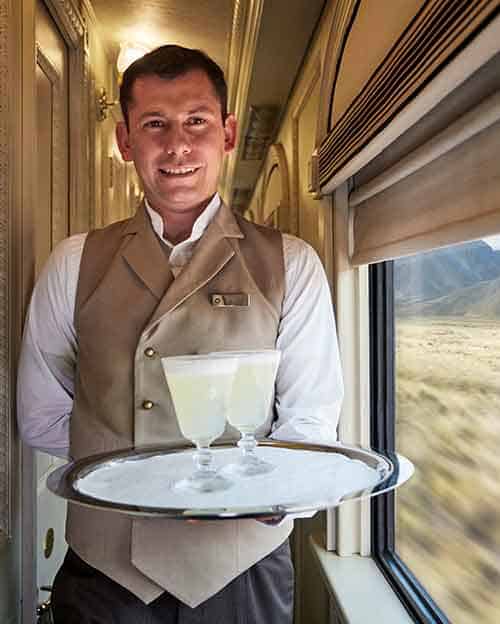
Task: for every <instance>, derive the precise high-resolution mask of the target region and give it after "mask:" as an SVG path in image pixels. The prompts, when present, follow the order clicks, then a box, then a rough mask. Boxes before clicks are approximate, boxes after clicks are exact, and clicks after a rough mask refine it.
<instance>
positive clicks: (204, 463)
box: [193, 442, 213, 475]
mask: <svg viewBox="0 0 500 624" xmlns="http://www.w3.org/2000/svg"><path fill="white" fill-rule="evenodd" d="M193 460H194V465H195V466H196V471H197V472H201V473H202V474H205V475H207V474H210V473H211V472H213V467H212V462H213V455H212V452H211V451H210V449H209V447H208V446H207V445H203V444H200V443H199V442H196V453H195V454H194V457H193Z"/></svg>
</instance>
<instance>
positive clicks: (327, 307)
mask: <svg viewBox="0 0 500 624" xmlns="http://www.w3.org/2000/svg"><path fill="white" fill-rule="evenodd" d="M283 251H284V260H285V297H284V301H283V309H282V317H281V320H280V324H279V328H278V338H277V342H276V347H277V348H278V349H280V351H281V362H280V366H279V369H278V374H277V378H276V402H275V405H276V412H277V420H276V421H275V423H274V427H273V431H272V433H271V436H270V437H271V438H273V439H277V440H289V441H307V442H316V443H320V444H330V443H333V442H335V441H336V439H337V424H338V419H339V414H340V407H341V404H342V399H343V394H344V390H343V382H342V371H341V364H340V356H339V349H338V342H337V332H336V327H335V318H334V314H333V306H332V298H331V294H330V288H329V286H328V281H327V278H326V275H325V271H324V269H323V265H322V264H321V261H320V259H319V257H318V255H317V254H316V252H315V251H314V249H313V248H312V247H311V246H310V245H308V244H307V243H306V242H305V241H302V240H300V239H298V238H296V237H293V236H289V235H283Z"/></svg>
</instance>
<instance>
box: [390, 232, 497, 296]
mask: <svg viewBox="0 0 500 624" xmlns="http://www.w3.org/2000/svg"><path fill="white" fill-rule="evenodd" d="M497 278H500V251H496V250H493V249H492V248H491V247H490V246H489V245H487V244H486V243H484V242H483V241H474V242H472V243H467V244H465V245H457V246H454V247H446V248H444V249H439V250H436V251H431V252H428V253H424V254H418V255H416V256H410V257H408V258H401V259H399V260H397V261H396V262H395V263H394V293H395V300H396V304H397V305H398V306H399V305H400V304H403V305H404V304H408V303H411V302H423V301H429V300H435V299H439V298H441V297H444V296H446V295H451V294H452V293H455V292H456V291H459V290H462V289H465V288H468V287H474V286H478V285H479V284H480V283H481V282H492V281H494V280H496V279H497ZM488 292H489V291H488ZM490 294H492V293H490Z"/></svg>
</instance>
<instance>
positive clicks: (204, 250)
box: [146, 204, 244, 329]
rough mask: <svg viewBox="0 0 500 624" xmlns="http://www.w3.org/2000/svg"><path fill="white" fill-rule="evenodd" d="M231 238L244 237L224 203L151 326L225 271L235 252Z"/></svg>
mask: <svg viewBox="0 0 500 624" xmlns="http://www.w3.org/2000/svg"><path fill="white" fill-rule="evenodd" d="M231 238H244V236H243V233H242V232H241V229H240V227H239V225H238V223H237V221H236V219H235V217H234V215H233V213H232V212H231V210H230V209H229V208H228V207H227V206H226V205H225V204H221V207H220V209H219V211H218V212H217V214H216V215H215V217H214V219H213V220H212V222H211V223H210V225H209V226H208V227H207V229H206V231H205V233H204V234H203V236H202V237H201V238H200V240H199V242H198V244H197V246H196V249H195V252H194V254H193V257H192V258H191V260H190V261H189V262H188V263H187V264H186V266H185V267H184V268H183V270H182V271H181V272H180V273H179V275H178V276H177V277H176V279H175V281H174V282H173V283H172V285H171V286H170V288H169V289H168V290H167V291H166V292H165V296H164V297H163V299H162V301H161V302H160V304H159V305H158V307H157V309H156V310H155V312H154V313H153V316H152V317H151V319H150V322H149V323H148V326H150V325H151V324H153V323H155V322H156V321H158V320H159V319H160V318H161V317H162V316H164V315H165V314H168V313H169V312H171V311H172V310H173V309H175V308H176V307H177V306H179V305H180V304H181V303H183V302H184V301H185V300H186V299H188V298H189V297H190V296H191V295H193V294H194V293H196V292H197V291H198V290H199V289H200V288H202V287H203V286H204V285H205V284H207V283H208V282H209V281H210V280H211V279H213V278H214V277H215V276H216V275H217V274H218V273H219V272H220V271H221V270H222V269H223V267H224V266H225V265H226V264H227V263H228V262H229V261H230V260H231V258H232V257H233V256H234V255H235V253H236V252H235V251H234V248H233V246H232V245H231V242H230V240H229V239H231ZM146 329H147V328H146Z"/></svg>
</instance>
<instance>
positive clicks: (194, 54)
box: [120, 45, 227, 128]
mask: <svg viewBox="0 0 500 624" xmlns="http://www.w3.org/2000/svg"><path fill="white" fill-rule="evenodd" d="M194 69H199V70H201V71H204V72H205V74H206V75H207V77H208V79H209V80H210V82H211V83H212V85H213V87H214V90H215V93H216V95H217V97H218V99H219V101H220V107H221V112H222V121H225V119H226V117H227V85H226V80H225V78H224V72H223V71H222V69H221V68H220V67H219V65H217V63H216V62H215V61H213V60H212V59H211V58H210V57H209V56H207V55H206V54H205V53H204V52H202V51H201V50H193V49H191V48H184V47H182V46H178V45H164V46H160V47H159V48H156V49H155V50H152V51H151V52H149V53H148V54H146V55H145V56H143V57H141V58H140V59H138V60H137V61H135V62H134V63H132V64H131V65H130V66H129V67H127V69H126V70H125V72H124V74H123V79H122V83H121V85H120V106H121V109H122V113H123V118H124V119H125V123H126V124H127V128H128V109H129V106H130V103H131V102H132V99H133V98H132V89H133V86H134V82H135V81H136V80H137V79H138V78H141V77H142V76H158V77H159V78H164V79H165V80H172V79H174V78H177V77H179V76H182V75H183V74H186V73H187V72H189V71H192V70H194Z"/></svg>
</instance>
